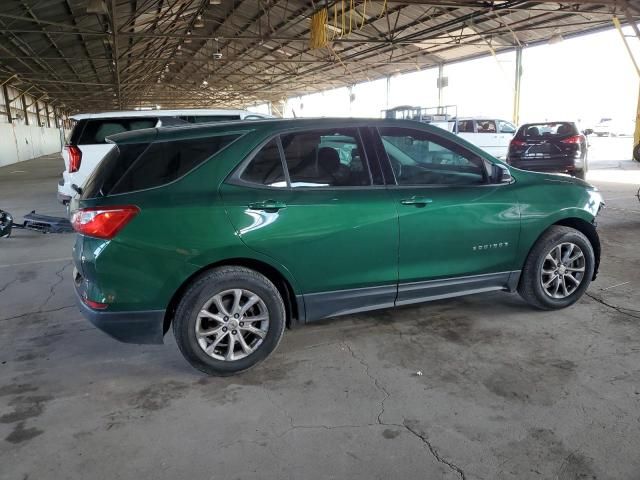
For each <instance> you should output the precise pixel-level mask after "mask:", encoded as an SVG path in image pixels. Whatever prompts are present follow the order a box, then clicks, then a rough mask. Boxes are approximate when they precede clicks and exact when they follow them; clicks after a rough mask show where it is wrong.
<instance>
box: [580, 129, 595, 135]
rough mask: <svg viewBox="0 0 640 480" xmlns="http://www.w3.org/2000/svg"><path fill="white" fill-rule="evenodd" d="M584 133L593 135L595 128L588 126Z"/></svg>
mask: <svg viewBox="0 0 640 480" xmlns="http://www.w3.org/2000/svg"><path fill="white" fill-rule="evenodd" d="M582 133H584V134H585V135H592V134H593V129H592V128H587V129H586V130H584V131H583V132H582Z"/></svg>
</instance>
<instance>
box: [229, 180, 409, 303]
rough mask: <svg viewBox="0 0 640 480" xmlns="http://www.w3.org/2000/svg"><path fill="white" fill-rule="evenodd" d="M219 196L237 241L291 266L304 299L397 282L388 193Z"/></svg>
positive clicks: (243, 191) (237, 188)
mask: <svg viewBox="0 0 640 480" xmlns="http://www.w3.org/2000/svg"><path fill="white" fill-rule="evenodd" d="M220 193H221V195H222V198H223V201H224V204H225V207H226V209H227V213H228V215H229V219H230V220H231V223H232V225H233V227H234V229H235V231H236V232H237V234H238V236H239V237H240V238H241V239H242V241H243V242H244V243H245V244H246V245H247V246H248V247H249V248H251V249H253V250H255V251H257V252H260V253H262V254H265V255H268V256H269V257H271V258H273V259H274V260H275V261H276V262H278V263H281V264H283V265H287V267H288V268H289V270H290V271H291V273H292V275H293V276H294V277H296V278H297V279H299V282H300V285H301V288H302V292H300V293H316V292H326V291H334V290H344V289H350V288H359V287H368V286H378V285H388V284H394V285H395V283H396V282H397V279H398V272H397V256H398V220H397V209H396V206H395V205H394V203H393V201H392V200H391V197H390V195H389V193H388V192H387V191H386V189H384V188H382V187H380V188H377V187H372V188H343V189H323V188H297V189H296V188H294V189H287V188H282V189H278V188H272V189H265V188H253V187H249V186H243V185H231V184H223V185H222V186H221V187H220ZM249 205H251V207H252V208H249ZM270 207H271V208H270Z"/></svg>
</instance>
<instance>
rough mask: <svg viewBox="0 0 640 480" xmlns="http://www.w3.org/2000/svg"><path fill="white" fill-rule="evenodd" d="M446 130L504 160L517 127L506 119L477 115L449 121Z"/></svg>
mask: <svg viewBox="0 0 640 480" xmlns="http://www.w3.org/2000/svg"><path fill="white" fill-rule="evenodd" d="M448 130H449V131H450V132H453V133H455V134H457V135H458V136H459V137H461V138H464V139H465V140H466V141H468V142H470V143H473V144H474V145H476V146H478V147H480V148H481V149H483V150H484V151H485V152H487V153H489V154H490V155H493V156H494V157H496V158H499V159H501V160H504V159H506V158H507V152H508V151H509V143H510V142H511V139H512V138H513V136H514V135H515V134H516V130H517V128H516V126H515V125H514V124H513V123H511V122H507V121H506V120H499V119H494V118H482V117H477V118H458V119H457V120H452V121H449V124H448Z"/></svg>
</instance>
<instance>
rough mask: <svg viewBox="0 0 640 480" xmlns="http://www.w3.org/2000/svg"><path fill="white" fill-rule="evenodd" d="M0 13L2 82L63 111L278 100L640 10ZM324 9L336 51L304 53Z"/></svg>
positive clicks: (150, 6)
mask: <svg viewBox="0 0 640 480" xmlns="http://www.w3.org/2000/svg"><path fill="white" fill-rule="evenodd" d="M0 3H1V6H0V83H2V82H5V81H9V82H10V83H11V84H13V85H15V86H16V87H18V88H20V89H21V90H26V89H30V91H31V92H32V93H37V92H41V93H42V94H43V95H45V94H46V95H47V96H48V98H49V99H55V100H56V102H57V105H63V106H64V107H65V109H66V110H67V111H69V112H72V113H73V112H79V111H99V110H113V109H131V108H133V107H136V106H151V105H156V104H159V105H161V106H162V107H163V108H180V107H242V106H244V105H247V104H250V103H255V102H261V101H274V102H275V101H281V100H283V99H284V98H286V97H288V96H292V95H298V94H303V93H309V92H313V91H318V90H325V89H328V88H332V87H340V86H345V85H351V84H354V83H358V82H361V81H366V80H373V79H376V78H380V77H383V76H386V75H390V74H394V73H396V72H404V71H410V70H415V69H416V68H426V67H430V66H435V65H438V64H442V63H447V62H452V61H457V60H462V59H465V58H472V57H476V56H479V55H487V54H491V53H499V52H502V51H506V50H511V49H514V48H516V47H519V46H527V45H530V44H533V43H537V42H544V41H548V40H549V39H551V38H552V37H556V38H558V36H559V35H561V36H563V37H566V36H567V35H574V34H580V33H586V32H589V31H595V30H598V29H603V28H607V27H610V26H611V20H612V17H613V15H617V16H618V17H619V18H620V19H622V20H623V21H626V22H629V21H637V20H638V19H639V18H640V1H639V0H633V1H629V2H626V1H624V0H600V1H598V0H582V1H578V0H576V1H572V2H562V3H555V2H554V3H552V2H535V1H534V2H526V1H520V0H507V1H475V0H460V1H459V0H443V1H439V2H437V1H435V0H427V1H423V0H410V1H404V2H396V1H384V0H367V1H366V2H365V1H364V0H344V2H343V1H342V0H338V1H328V2H324V1H322V0H316V1H315V2H312V1H304V0H235V1H233V0H87V1H81V0H1V2H0ZM325 6H328V12H329V19H328V24H329V26H328V27H326V31H327V35H328V37H329V39H330V40H331V41H330V42H329V46H327V47H324V48H320V49H311V48H310V47H309V40H310V34H311V33H310V32H311V26H312V25H311V21H310V18H311V15H312V14H313V13H314V12H317V11H318V9H320V8H322V7H325ZM343 11H344V15H343ZM336 13H337V18H336V16H335V14H336ZM343 19H344V22H343ZM349 24H351V27H349Z"/></svg>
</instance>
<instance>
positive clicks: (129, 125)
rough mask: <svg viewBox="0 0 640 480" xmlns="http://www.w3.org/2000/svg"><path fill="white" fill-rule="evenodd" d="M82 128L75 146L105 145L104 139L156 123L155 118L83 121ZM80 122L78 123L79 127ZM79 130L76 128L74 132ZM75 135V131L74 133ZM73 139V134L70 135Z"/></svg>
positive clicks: (149, 126) (150, 126)
mask: <svg viewBox="0 0 640 480" xmlns="http://www.w3.org/2000/svg"><path fill="white" fill-rule="evenodd" d="M85 122H86V123H85V124H84V128H82V132H81V133H80V135H79V137H78V138H77V139H76V142H72V143H74V144H75V145H92V144H100V143H106V142H105V138H107V137H108V136H110V135H115V134H117V133H123V132H130V131H131V130H141V129H143V128H153V127H155V126H156V124H157V123H158V119H157V118H155V117H154V118H145V117H139V118H105V119H99V120H85ZM81 123H82V121H81V122H78V126H80V124H81ZM78 129H79V128H78V127H76V130H78ZM74 134H75V131H74ZM72 137H73V134H72Z"/></svg>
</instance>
